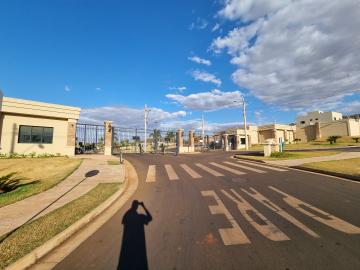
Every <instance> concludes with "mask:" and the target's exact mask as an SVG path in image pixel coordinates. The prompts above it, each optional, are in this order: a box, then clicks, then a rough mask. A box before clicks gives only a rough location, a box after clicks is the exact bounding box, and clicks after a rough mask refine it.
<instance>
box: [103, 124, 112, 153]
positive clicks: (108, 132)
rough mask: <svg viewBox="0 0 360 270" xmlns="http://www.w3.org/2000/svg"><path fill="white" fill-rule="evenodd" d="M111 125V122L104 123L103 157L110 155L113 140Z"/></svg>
mask: <svg viewBox="0 0 360 270" xmlns="http://www.w3.org/2000/svg"><path fill="white" fill-rule="evenodd" d="M112 123H113V121H105V122H104V128H105V136H104V137H105V142H104V145H105V147H104V148H105V149H104V155H105V156H111V154H112V149H111V148H112V140H113V136H112V132H113V128H112Z"/></svg>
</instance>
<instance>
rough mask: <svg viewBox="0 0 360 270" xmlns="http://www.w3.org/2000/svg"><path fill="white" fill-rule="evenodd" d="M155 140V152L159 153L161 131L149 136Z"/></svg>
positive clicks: (157, 130)
mask: <svg viewBox="0 0 360 270" xmlns="http://www.w3.org/2000/svg"><path fill="white" fill-rule="evenodd" d="M149 136H150V137H152V138H153V139H154V150H155V152H157V149H158V143H159V141H160V140H161V138H162V137H161V131H160V130H159V129H154V131H153V132H152V133H151V134H150V135H149Z"/></svg>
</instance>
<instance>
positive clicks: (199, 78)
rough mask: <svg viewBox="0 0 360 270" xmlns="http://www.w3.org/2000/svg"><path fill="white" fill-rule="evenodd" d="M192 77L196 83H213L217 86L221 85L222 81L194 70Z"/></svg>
mask: <svg viewBox="0 0 360 270" xmlns="http://www.w3.org/2000/svg"><path fill="white" fill-rule="evenodd" d="M192 76H193V78H194V79H195V80H196V81H203V82H211V83H214V84H216V85H217V86H220V85H221V80H220V79H218V78H216V76H215V75H214V74H211V73H208V72H206V71H201V70H194V71H193V72H192Z"/></svg>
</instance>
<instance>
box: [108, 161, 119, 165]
mask: <svg viewBox="0 0 360 270" xmlns="http://www.w3.org/2000/svg"><path fill="white" fill-rule="evenodd" d="M107 163H108V164H109V165H120V160H108V161H107Z"/></svg>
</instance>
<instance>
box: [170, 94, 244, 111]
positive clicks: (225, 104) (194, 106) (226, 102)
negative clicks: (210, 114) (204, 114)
mask: <svg viewBox="0 0 360 270" xmlns="http://www.w3.org/2000/svg"><path fill="white" fill-rule="evenodd" d="M166 97H167V98H169V99H171V100H173V101H174V102H175V103H177V104H179V105H181V106H183V107H184V108H186V109H189V110H195V111H216V110H221V109H225V108H233V107H238V106H239V104H237V103H235V102H234V100H237V101H240V100H241V97H242V94H241V92H240V91H233V92H222V91H220V90H218V89H214V90H212V91H210V92H200V93H195V94H190V95H187V96H185V95H180V94H167V95H166Z"/></svg>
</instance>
